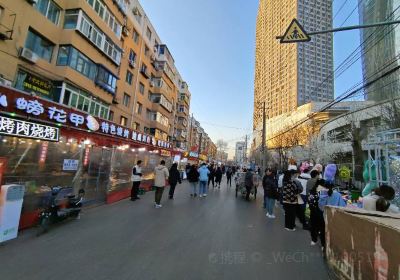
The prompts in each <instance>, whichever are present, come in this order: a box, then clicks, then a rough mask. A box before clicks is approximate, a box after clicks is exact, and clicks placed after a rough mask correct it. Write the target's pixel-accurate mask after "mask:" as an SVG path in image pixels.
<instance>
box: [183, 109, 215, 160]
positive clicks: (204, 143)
mask: <svg viewBox="0 0 400 280" xmlns="http://www.w3.org/2000/svg"><path fill="white" fill-rule="evenodd" d="M188 149H189V150H190V151H192V152H197V153H198V154H199V155H203V161H206V160H204V159H205V158H207V160H208V161H212V160H214V159H215V158H216V155H217V146H216V145H215V144H214V142H213V141H212V140H211V138H210V137H209V136H208V134H207V133H206V132H205V130H204V128H202V127H201V125H200V122H199V121H197V120H196V119H195V118H194V117H193V116H192V117H190V121H189V135H188Z"/></svg>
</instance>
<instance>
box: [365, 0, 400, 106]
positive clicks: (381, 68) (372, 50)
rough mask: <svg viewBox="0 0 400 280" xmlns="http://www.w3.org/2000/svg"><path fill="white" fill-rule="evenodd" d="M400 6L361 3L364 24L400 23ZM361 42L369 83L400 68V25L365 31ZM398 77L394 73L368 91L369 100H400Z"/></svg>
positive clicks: (396, 1) (391, 0) (393, 1)
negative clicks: (397, 67)
mask: <svg viewBox="0 0 400 280" xmlns="http://www.w3.org/2000/svg"><path fill="white" fill-rule="evenodd" d="M399 5H400V0H386V1H378V0H371V1H361V2H360V4H359V14H360V24H371V23H375V22H383V21H394V20H398V19H399V15H400V11H399ZM361 40H362V42H364V41H365V43H364V44H363V56H362V63H363V76H364V81H365V82H368V81H371V80H373V79H376V78H377V77H378V76H380V75H382V74H383V73H385V72H388V71H389V70H391V69H393V68H395V67H396V66H398V65H399V61H398V56H399V54H400V26H398V25H397V24H396V25H388V26H381V27H377V28H367V29H362V30H361ZM396 58H397V61H396ZM390 63H391V64H390ZM386 66H388V67H386ZM398 77H399V76H398V73H393V74H392V75H389V76H387V77H385V78H382V79H380V80H379V81H377V82H376V83H374V84H373V85H371V86H369V87H368V88H366V89H365V93H366V98H367V100H371V101H383V100H386V99H389V98H394V97H400V82H399V80H398Z"/></svg>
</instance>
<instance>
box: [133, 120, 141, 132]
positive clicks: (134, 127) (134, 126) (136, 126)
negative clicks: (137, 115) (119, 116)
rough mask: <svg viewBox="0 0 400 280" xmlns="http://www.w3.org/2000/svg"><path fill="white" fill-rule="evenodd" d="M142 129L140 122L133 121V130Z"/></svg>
mask: <svg viewBox="0 0 400 280" xmlns="http://www.w3.org/2000/svg"><path fill="white" fill-rule="evenodd" d="M139 129H140V124H139V123H137V122H134V123H133V130H139Z"/></svg>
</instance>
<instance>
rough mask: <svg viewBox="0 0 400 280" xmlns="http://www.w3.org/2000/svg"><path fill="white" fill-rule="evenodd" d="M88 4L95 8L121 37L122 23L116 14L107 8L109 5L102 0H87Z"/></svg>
mask: <svg viewBox="0 0 400 280" xmlns="http://www.w3.org/2000/svg"><path fill="white" fill-rule="evenodd" d="M86 2H88V4H89V5H90V6H91V7H92V8H93V9H94V10H95V12H96V13H97V14H98V15H99V16H100V17H101V19H102V20H103V21H104V22H105V23H106V24H107V25H108V27H110V29H111V30H112V31H113V32H114V33H115V35H117V37H118V38H120V37H121V32H122V25H121V24H120V23H119V22H118V21H117V20H116V18H115V17H114V15H113V14H112V13H111V12H110V11H109V10H108V9H107V6H106V5H105V4H104V3H103V2H102V1H101V0H86Z"/></svg>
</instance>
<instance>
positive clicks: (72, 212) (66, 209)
mask: <svg viewBox="0 0 400 280" xmlns="http://www.w3.org/2000/svg"><path fill="white" fill-rule="evenodd" d="M84 195H85V191H84V190H83V189H80V190H79V192H78V195H77V196H76V195H74V194H73V189H72V188H71V187H60V186H54V187H51V192H50V193H49V196H48V197H47V201H46V202H45V205H46V206H45V208H44V209H43V211H42V212H41V213H40V214H39V230H38V233H37V235H40V234H42V233H45V232H47V231H48V230H49V227H50V225H52V224H55V223H58V222H61V221H64V220H66V219H68V218H76V219H79V217H80V216H79V215H80V212H81V207H82V201H83V197H84Z"/></svg>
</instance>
